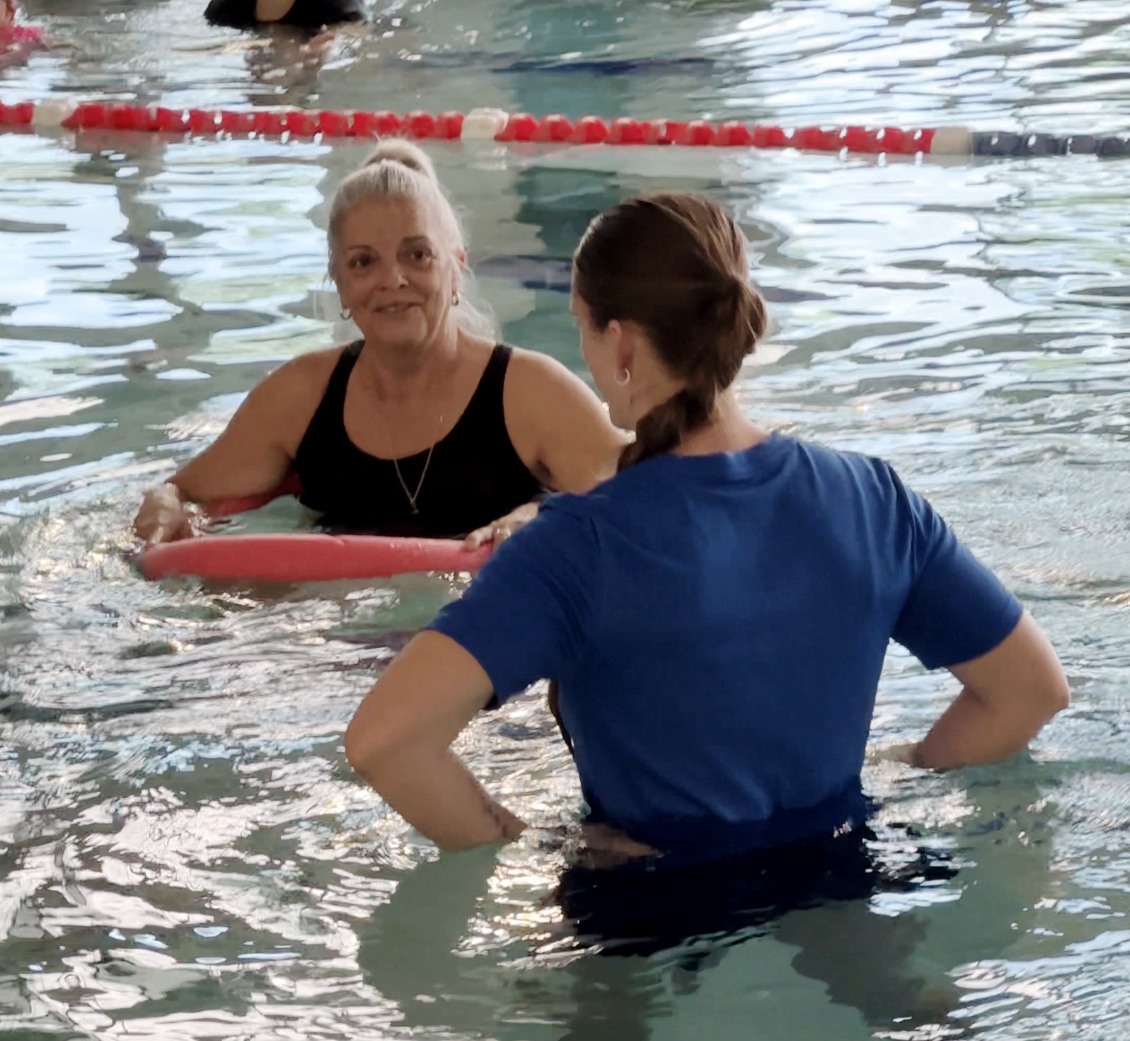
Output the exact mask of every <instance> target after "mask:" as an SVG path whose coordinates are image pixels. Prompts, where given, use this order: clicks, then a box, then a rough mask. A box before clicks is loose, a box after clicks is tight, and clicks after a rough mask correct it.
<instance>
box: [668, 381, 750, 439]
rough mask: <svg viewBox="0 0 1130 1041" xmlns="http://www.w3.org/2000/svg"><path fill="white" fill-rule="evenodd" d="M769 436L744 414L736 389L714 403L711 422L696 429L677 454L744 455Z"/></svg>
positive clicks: (687, 436) (719, 396) (720, 395)
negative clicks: (738, 453)
mask: <svg viewBox="0 0 1130 1041" xmlns="http://www.w3.org/2000/svg"><path fill="white" fill-rule="evenodd" d="M768 436H769V435H768V434H767V433H765V431H764V430H761V429H760V428H759V427H758V426H757V425H756V424H755V423H754V422H753V420H751V419H750V418H749V416H747V415H746V414H745V412H743V411H742V407H741V405H740V404H738V398H737V395H736V394H735V393H734V391H733V389H732V388H731V389H728V390H725V391H723V392H722V393H721V394H719V395H718V398H717V400H716V401H715V404H714V412H713V414H712V415H711V417H710V422H708V423H707V424H706V425H705V426H701V427H699V428H698V429H697V430H692V431H691V432H690V433H689V434H687V435H686V436H685V437H684V438H683V440H682V442H681V443H680V444H679V446H678V447H677V448H675V449H673V450H672V451H673V452H674V454H675V455H715V454H717V453H719V452H744V451H745V450H746V449H747V448H752V447H753V446H754V445H756V444H760V442H762V441H764V440H765V439H766V438H767V437H768Z"/></svg>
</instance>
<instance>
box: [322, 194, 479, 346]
mask: <svg viewBox="0 0 1130 1041" xmlns="http://www.w3.org/2000/svg"><path fill="white" fill-rule="evenodd" d="M442 234H443V228H442V225H441V221H440V219H439V218H438V216H437V215H436V214H434V213H430V212H428V210H427V208H426V207H425V206H424V205H422V203H421V202H420V200H417V199H379V200H372V201H370V202H364V203H362V204H361V205H360V206H357V207H355V208H354V209H353V210H351V211H350V212H349V213H347V214H346V216H345V220H344V221H343V222H342V228H341V235H340V240H339V242H338V243H337V246H338V248H337V250H336V251H335V252H336V254H337V257H338V260H337V270H335V271H334V272H333V276H334V281H335V282H336V283H337V291H338V295H339V296H340V297H341V302H342V306H344V307H346V308H348V309H349V311H350V314H351V315H352V317H353V321H354V322H356V323H357V327H358V328H359V329H360V330H361V332H362V333H363V334H364V336H365V340H366V341H367V342H369V341H373V342H376V343H380V344H384V345H386V346H389V347H394V348H396V347H399V348H405V349H410V348H414V347H420V346H424V345H426V344H428V343H431V342H432V341H434V340H435V339H436V338H437V336H438V335H439V334H440V333H441V332H442V331H443V330H444V329H445V328H446V326H447V323H448V322H450V321H452V316H451V306H452V297H453V296H454V294H455V291H456V289H457V288H458V272H459V264H460V258H459V257H456V256H453V255H452V252H451V250H450V248H447V247H445V245H444V242H443V238H442Z"/></svg>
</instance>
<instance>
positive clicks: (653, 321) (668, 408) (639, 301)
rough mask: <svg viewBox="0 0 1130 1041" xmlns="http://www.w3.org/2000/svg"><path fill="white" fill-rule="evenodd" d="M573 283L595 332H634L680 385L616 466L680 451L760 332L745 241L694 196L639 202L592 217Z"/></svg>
mask: <svg viewBox="0 0 1130 1041" xmlns="http://www.w3.org/2000/svg"><path fill="white" fill-rule="evenodd" d="M573 273H574V277H573V285H574V289H575V291H576V293H577V295H578V296H579V297H580V298H581V299H582V300H583V301H584V303H585V306H586V307H587V308H588V312H589V317H590V319H591V321H592V323H593V324H594V325H595V326H596V328H597V329H598V330H603V329H605V328H607V326H608V323H609V322H611V321H618V322H621V323H623V322H632V323H634V324H635V325H636V326H638V327H639V328H640V329H641V330H642V331H643V333H644V335H645V336H646V337H647V340H648V342H649V343H650V345H651V346H652V347H653V348H654V350H655V352H656V354H657V355H658V356H659V359H660V361H661V362H662V363H663V364H664V366H665V367H666V368H667V369H668V371H669V372H670V373H671V375H672V376H674V377H675V378H677V379H679V380H681V381H684V383H685V386H684V387H683V389H682V390H681V391H679V392H678V393H677V394H675V395H674V396H673V397H672V398H670V399H669V400H668V401H665V402H664V403H663V404H661V405H659V406H657V407H656V408H654V409H652V410H651V412H649V413H648V414H647V415H646V416H644V417H643V418H642V419H641V420H640V421H639V422H638V423H637V425H636V440H635V442H634V444H631V445H629V446H628V447H627V448H625V449H624V452H623V453H622V455H621V457H620V468H621V469H623V468H624V467H625V466H630V465H632V464H633V463H637V462H639V461H640V460H642V459H646V458H647V457H648V456H652V455H657V454H659V453H660V452H666V451H669V450H670V449H672V448H674V447H676V446H677V445H678V444H679V442H680V441H681V440H682V438H683V437H684V436H685V435H686V434H688V433H690V432H691V431H692V430H694V429H695V428H697V427H700V426H702V425H704V424H705V423H707V422H708V421H709V419H710V417H711V414H712V413H713V410H714V404H715V399H716V398H717V396H718V394H719V393H720V392H721V391H723V390H725V389H726V388H727V387H729V386H730V384H731V383H733V382H734V380H735V378H736V377H737V375H738V371H739V370H740V369H741V365H742V360H743V359H744V358H745V357H746V355H748V354H750V353H751V352H752V351H753V349H754V348H755V347H756V346H757V341H758V340H759V339H760V338H761V336H762V335H763V333H764V332H765V325H766V313H765V303H764V301H763V300H762V299H761V296H760V294H759V293H758V292H757V291H756V290H755V289H753V287H752V286H751V285H750V283H749V265H748V259H747V256H746V241H745V237H744V236H743V235H742V233H741V231H740V230H739V228H738V227H737V225H736V224H735V223H734V222H733V220H731V219H730V216H729V215H728V214H727V213H726V212H725V210H723V209H722V208H721V207H720V206H717V205H716V204H714V203H712V202H710V201H709V200H708V199H704V198H701V197H700V196H697V195H689V194H684V193H671V194H663V195H652V196H637V197H636V198H633V199H628V200H627V201H626V202H623V203H621V204H620V205H619V206H615V207H613V208H612V209H610V210H607V211H606V212H605V213H603V214H601V215H600V216H599V217H597V218H596V219H595V220H594V221H593V222H592V223H591V224H590V225H589V227H588V231H586V232H585V235H584V237H583V238H582V239H581V243H580V245H579V246H578V247H577V251H576V253H575V254H574V256H573Z"/></svg>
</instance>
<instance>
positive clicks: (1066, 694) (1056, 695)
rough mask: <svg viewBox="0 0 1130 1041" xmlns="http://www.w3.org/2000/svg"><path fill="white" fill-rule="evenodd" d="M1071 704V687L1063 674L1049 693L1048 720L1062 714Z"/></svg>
mask: <svg viewBox="0 0 1130 1041" xmlns="http://www.w3.org/2000/svg"><path fill="white" fill-rule="evenodd" d="M1070 704H1071V686H1070V685H1069V684H1068V682H1067V677H1066V676H1065V675H1064V674H1063V673H1062V672H1061V673H1060V674H1059V677H1058V680H1057V682H1056V683H1054V684H1053V685H1052V687H1051V689H1050V690H1049V691H1048V693H1047V706H1048V719H1051V718H1052V716H1054V715H1056V714H1057V713H1059V712H1062V711H1063V710H1064V709H1065V708H1067V706H1068V705H1070Z"/></svg>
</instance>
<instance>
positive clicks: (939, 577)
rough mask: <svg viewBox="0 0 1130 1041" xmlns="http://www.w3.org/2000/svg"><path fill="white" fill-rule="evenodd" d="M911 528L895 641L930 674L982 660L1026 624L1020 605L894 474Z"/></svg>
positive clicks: (924, 501) (933, 512) (928, 507)
mask: <svg viewBox="0 0 1130 1041" xmlns="http://www.w3.org/2000/svg"><path fill="white" fill-rule="evenodd" d="M891 476H892V478H893V479H894V481H895V486H896V489H897V491H898V493H899V495H900V497H901V498H902V502H901V503H900V506H901V508H902V509H904V510H905V511H906V516H907V518H908V520H909V523H910V528H911V530H910V562H911V567H912V569H913V574H912V584H911V587H910V593H909V595H908V596H907V598H906V600H905V602H904V603H903V607H902V611H901V613H900V614H899V617H898V621H897V622H896V623H895V630H894V633H893V634H892V635H893V637H894V639H895V640H896V641H897V642H898V643H901V644H902V645H903V646H904V647H905V648H906V649H907V650H908V651H910V652H911V654H913V655H914V656H915V657H916V658H917V659H918V660H919V661H920V662H922V664H923V665H925V666H926V668H928V669H937V668H941V667H943V666H948V665H960V664H961V663H962V662H966V661H971V660H972V659H973V658H979V657H980V656H981V655H982V654H987V653H988V652H989V651H991V650H992V649H993V648H994V647H996V646H997V645H998V644H999V643H1000V642H1001V641H1002V640H1003V639H1004V638H1005V637H1006V636H1008V635H1009V633H1011V632H1012V630H1013V629H1015V628H1016V624H1017V623H1018V622H1019V621H1020V616H1021V614H1022V613H1023V608H1022V607H1021V606H1020V602H1019V601H1018V600H1017V599H1016V597H1015V596H1013V595H1012V593H1010V592H1009V591H1008V590H1007V589H1005V587H1004V586H1003V585H1002V584H1001V583H1000V580H999V579H998V578H997V577H996V575H994V574H993V573H992V572H991V571H990V570H989V569H988V568H987V567H985V565H984V564H982V563H981V562H980V561H979V560H977V558H976V557H974V556H973V554H972V553H970V552H969V550H968V549H967V548H966V547H965V546H964V545H962V543H961V542H960V541H958V539H957V537H956V536H955V535H954V534H953V532H952V531H950V529H949V527H948V526H947V525H946V522H945V521H944V520H942V518H941V517H940V516H939V515H938V514H937V513H936V512H935V511H934V509H933V507H931V505H930V504H929V503H928V502H927V501H926V500H925V499H923V498H922V497H921V496H920V495H917V494H916V493H914V492H912V491H910V490H909V489H907V488H905V487H903V485H902V484H901V482H899V480H898V477H897V475H895V474H894V471H891Z"/></svg>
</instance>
